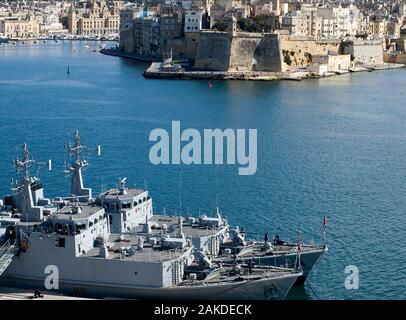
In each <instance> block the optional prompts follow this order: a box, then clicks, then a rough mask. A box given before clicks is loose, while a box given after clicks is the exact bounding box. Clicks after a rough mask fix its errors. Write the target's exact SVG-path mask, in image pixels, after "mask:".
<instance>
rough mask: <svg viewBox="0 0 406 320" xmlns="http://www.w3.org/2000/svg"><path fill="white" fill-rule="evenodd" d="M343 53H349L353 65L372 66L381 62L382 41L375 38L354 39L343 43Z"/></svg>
mask: <svg viewBox="0 0 406 320" xmlns="http://www.w3.org/2000/svg"><path fill="white" fill-rule="evenodd" d="M343 53H344V54H351V56H352V59H353V61H354V64H355V65H365V66H373V65H380V64H382V63H383V43H382V41H380V40H379V41H376V40H355V41H349V42H346V43H344V44H343Z"/></svg>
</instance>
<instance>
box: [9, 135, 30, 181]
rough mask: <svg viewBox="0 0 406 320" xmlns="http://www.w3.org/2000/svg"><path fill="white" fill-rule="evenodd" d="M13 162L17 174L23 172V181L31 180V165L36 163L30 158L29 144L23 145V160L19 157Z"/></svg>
mask: <svg viewBox="0 0 406 320" xmlns="http://www.w3.org/2000/svg"><path fill="white" fill-rule="evenodd" d="M13 162H14V166H15V169H16V172H17V174H18V173H19V172H21V171H22V172H23V176H22V178H23V180H25V181H28V180H30V170H29V169H30V166H31V164H33V163H35V160H34V159H30V157H29V152H28V147H27V143H25V142H24V144H23V147H22V158H21V160H20V159H19V158H18V156H17V157H16V159H15V160H14V161H13Z"/></svg>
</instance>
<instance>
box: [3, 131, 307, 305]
mask: <svg viewBox="0 0 406 320" xmlns="http://www.w3.org/2000/svg"><path fill="white" fill-rule="evenodd" d="M67 149H68V152H69V155H70V156H71V157H72V158H73V161H72V163H71V164H70V166H69V171H70V172H71V177H72V178H71V179H72V185H71V191H73V192H75V193H73V192H72V193H73V194H72V195H71V196H70V197H66V198H56V199H53V200H50V199H47V198H45V197H44V192H43V186H42V183H41V181H40V180H39V179H38V178H37V177H33V176H31V175H30V173H29V168H30V166H31V165H34V164H35V161H34V160H33V159H32V158H30V156H29V153H28V148H27V146H26V145H25V144H24V146H23V150H22V158H21V159H18V158H17V159H16V160H15V162H14V163H15V166H16V170H17V172H18V173H20V174H21V179H20V180H19V183H18V184H17V185H16V187H15V188H14V194H13V195H12V196H8V197H6V198H5V201H4V202H3V203H2V211H1V219H0V222H1V226H2V227H3V230H4V229H5V232H4V234H3V235H2V237H1V244H0V285H7V286H13V287H23V288H31V289H33V288H39V289H44V285H45V282H46V278H47V276H48V275H49V274H48V273H47V270H48V268H49V267H50V266H51V267H57V270H58V271H57V273H58V283H57V290H59V291H60V292H62V293H66V294H69V295H80V296H86V297H96V298H103V297H121V298H136V299H283V298H284V297H285V296H286V294H287V293H288V292H289V290H290V288H291V287H292V285H293V284H294V282H295V281H296V280H297V279H298V277H300V276H302V272H301V271H298V270H295V269H290V268H277V267H270V266H253V265H244V264H240V263H237V262H236V261H235V260H234V261H232V262H231V263H227V262H218V263H216V262H213V261H211V260H210V258H209V257H208V256H207V255H206V254H205V252H204V250H201V249H205V248H207V249H208V250H209V252H217V251H218V250H220V243H215V242H213V239H214V238H216V237H221V236H222V235H224V234H225V230H226V228H227V226H226V225H221V226H220V225H217V226H216V228H213V229H212V230H210V229H209V228H206V230H203V229H199V228H197V229H196V230H194V231H193V232H192V230H193V229H194V228H193V223H192V224H191V225H192V226H191V227H190V232H191V233H193V234H192V235H190V237H189V236H188V235H187V233H186V231H187V229H188V228H187V227H186V226H185V227H184V223H183V218H182V217H177V218H174V217H171V219H170V221H169V218H167V217H161V218H159V217H156V216H154V215H153V214H152V200H151V198H150V197H148V193H147V192H146V191H143V190H136V189H127V188H126V187H125V184H124V183H125V181H123V180H122V181H121V182H122V184H121V185H120V187H119V188H117V189H116V190H110V191H108V192H106V193H103V194H101V195H100V196H99V197H97V198H96V199H93V198H92V195H91V189H90V188H84V187H83V178H82V172H81V169H82V168H83V167H85V166H86V165H87V162H86V161H85V160H83V159H81V157H80V152H81V151H83V150H84V149H85V147H84V146H83V145H81V144H80V139H79V135H78V133H77V132H76V134H75V142H74V143H73V144H72V145H70V144H69V145H68V146H67ZM119 217H120V218H119ZM162 219H164V220H162ZM115 220H119V221H122V223H120V224H117V223H116V222H115ZM175 220H176V221H175ZM202 221H203V223H205V224H209V225H212V224H213V221H220V218H217V220H212V219H209V218H207V219H204V218H202ZM172 222H176V223H172ZM188 223H189V224H190V221H189V222H188ZM214 224H216V223H214ZM117 228H124V229H125V232H120V230H117ZM121 231H123V230H121ZM202 239H206V240H207V241H206V240H202ZM208 239H211V240H208ZM204 241H206V242H204ZM210 248H211V250H212V251H210Z"/></svg>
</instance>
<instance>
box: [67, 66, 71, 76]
mask: <svg viewBox="0 0 406 320" xmlns="http://www.w3.org/2000/svg"><path fill="white" fill-rule="evenodd" d="M66 73H67V74H70V68H69V66H68V70H66Z"/></svg>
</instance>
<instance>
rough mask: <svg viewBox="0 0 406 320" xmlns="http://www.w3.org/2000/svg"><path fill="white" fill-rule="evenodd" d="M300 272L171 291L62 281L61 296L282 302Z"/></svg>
mask: <svg viewBox="0 0 406 320" xmlns="http://www.w3.org/2000/svg"><path fill="white" fill-rule="evenodd" d="M299 276H300V273H296V274H290V275H285V276H281V277H276V278H262V279H255V280H246V281H236V282H229V283H222V284H193V285H189V286H188V285H182V284H181V285H178V286H173V287H169V288H148V287H132V286H123V285H114V284H107V283H106V284H103V283H100V282H97V283H90V282H81V283H78V282H76V281H65V280H60V282H59V289H58V290H56V291H57V292H59V293H61V294H66V295H70V296H81V297H88V298H121V299H143V300H281V299H284V298H285V297H286V295H287V294H288V292H289V290H290V289H291V287H292V286H293V284H294V283H295V281H296V279H297V278H298V277H299ZM0 285H2V286H11V285H12V286H13V287H18V288H24V289H38V290H46V288H45V287H44V279H32V278H12V277H4V276H3V277H0Z"/></svg>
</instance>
